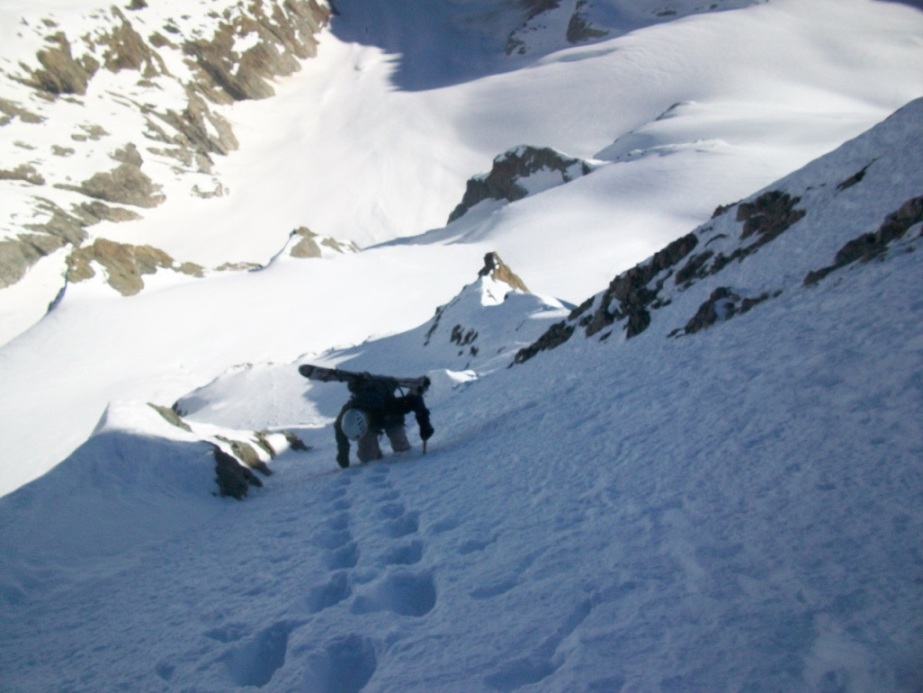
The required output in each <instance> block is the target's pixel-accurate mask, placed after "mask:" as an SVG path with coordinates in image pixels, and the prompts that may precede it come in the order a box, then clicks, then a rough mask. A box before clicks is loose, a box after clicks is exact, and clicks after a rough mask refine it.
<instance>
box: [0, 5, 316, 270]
mask: <svg viewBox="0 0 923 693" xmlns="http://www.w3.org/2000/svg"><path fill="white" fill-rule="evenodd" d="M219 4H220V5H221V6H219V7H215V6H214V3H211V4H208V5H205V4H204V3H203V4H200V5H196V4H190V5H189V6H188V8H187V12H186V14H184V15H183V16H182V17H175V16H170V14H169V12H170V10H169V8H160V7H149V6H148V5H147V4H146V3H144V2H133V3H132V4H131V5H130V6H129V7H128V12H127V13H126V12H123V11H122V10H121V9H120V8H118V7H115V6H113V7H111V8H109V9H108V10H96V11H91V12H87V13H86V14H84V13H82V12H81V11H80V10H77V9H74V10H68V9H62V10H61V11H60V12H49V13H47V14H44V15H41V16H39V15H31V14H29V13H28V12H24V13H23V14H22V16H21V18H20V19H21V21H20V24H21V27H22V28H21V30H20V31H19V33H18V34H17V35H16V37H17V39H18V41H16V42H13V43H10V44H9V45H5V46H4V47H3V51H2V55H0V58H3V59H5V60H3V61H2V63H4V64H0V84H2V85H3V87H4V90H5V94H4V98H3V99H2V100H0V127H7V126H9V127H15V128H16V132H17V134H16V135H15V136H16V137H20V138H22V139H21V141H22V142H23V143H25V141H26V140H28V139H29V134H30V130H29V128H30V127H32V126H35V125H37V124H40V123H43V122H46V121H49V120H51V121H53V122H54V123H55V124H56V127H57V128H58V130H59V131H60V132H61V133H62V135H63V134H65V133H67V134H69V135H70V141H69V143H68V146H66V147H65V146H63V145H55V148H54V150H53V153H55V154H57V155H58V156H61V157H67V158H70V159H72V160H73V162H74V163H73V165H72V166H71V165H68V166H62V165H61V164H60V162H59V161H55V160H54V159H53V158H44V157H41V156H37V155H36V154H35V153H32V152H31V151H30V148H29V147H26V146H22V147H18V148H17V149H14V150H13V151H12V152H4V156H5V159H4V162H3V170H2V171H0V183H3V184H5V185H13V186H20V189H18V190H15V191H11V192H13V194H14V195H15V198H16V199H17V201H18V205H17V206H16V207H14V206H12V205H8V206H7V208H6V209H4V210H3V212H0V288H3V287H6V286H9V285H11V284H14V283H16V282H18V281H19V280H20V279H21V278H22V277H23V275H24V274H25V272H26V271H27V269H28V268H29V267H30V266H31V265H32V264H34V263H35V262H36V261H37V260H39V259H40V258H42V257H45V256H46V255H48V254H50V253H51V252H54V251H55V250H57V249H59V248H60V247H61V246H62V245H66V244H73V245H79V243H80V242H82V241H83V240H84V238H85V237H86V233H85V232H84V229H86V228H87V227H89V226H92V225H94V224H96V223H98V222H99V221H100V220H103V219H106V220H115V219H118V218H120V217H119V214H118V213H109V212H108V211H107V210H106V209H105V208H99V207H97V210H101V213H91V214H86V213H85V209H86V204H87V201H86V198H91V199H92V200H102V201H104V202H109V203H116V204H127V205H131V206H134V207H139V208H151V207H154V206H157V205H159V204H161V203H162V202H163V201H164V200H165V199H166V197H167V194H168V193H167V191H166V190H165V187H166V184H167V183H170V184H174V183H175V179H176V178H177V176H182V177H185V178H187V179H188V180H189V181H190V182H189V183H188V192H189V194H190V195H192V196H198V197H208V196H215V195H222V194H224V192H225V191H224V187H223V185H222V183H221V182H220V181H219V180H217V179H216V178H215V177H214V175H213V172H212V160H211V156H213V155H216V154H217V155H224V154H227V153H228V152H230V151H232V150H234V149H236V148H237V146H238V143H237V139H236V137H235V135H234V133H233V131H232V128H231V126H230V123H229V122H228V120H227V119H226V118H225V117H224V116H223V115H222V114H221V113H220V108H221V105H222V104H229V103H231V102H233V101H240V100H244V99H256V98H265V97H267V96H271V95H272V94H273V93H274V90H273V87H272V86H271V84H270V82H271V80H272V79H273V78H274V77H276V76H281V75H289V74H291V73H292V72H295V71H296V70H298V69H299V67H300V64H299V61H301V60H304V59H307V58H310V57H312V56H313V55H314V54H315V53H316V48H317V38H316V33H317V32H318V31H319V30H320V28H321V27H323V26H324V25H325V24H326V22H327V20H328V17H329V14H330V11H329V9H328V8H327V7H326V5H324V4H322V3H319V2H317V1H316V0H292V1H288V0H287V1H286V2H284V3H283V2H277V1H276V0H257V2H251V3H237V2H228V1H227V0H223V1H222V2H221V3H219ZM164 12H166V13H167V14H164ZM32 46H34V47H35V48H34V49H32V50H33V52H32V54H31V55H30V54H29V52H30V47H32ZM17 52H18V53H19V55H16V54H17ZM75 106H76V107H77V108H79V109H81V110H80V116H79V118H78V119H77V120H74V118H75V113H76V112H75V111H74V107H75ZM87 117H89V118H92V119H93V120H94V121H95V122H88V121H87V120H86V118H87ZM107 150H108V151H110V152H115V153H114V154H112V155H111V156H112V158H113V159H116V161H118V164H119V165H118V166H117V167H115V168H114V169H113V168H111V166H109V165H108V164H109V162H107V161H106V160H105V159H103V158H101V157H99V155H98V152H100V151H107ZM142 164H144V171H143V172H142V170H141V167H142ZM78 168H79V170H78ZM76 176H80V177H79V178H77V177H76ZM76 181H82V182H76ZM23 184H26V185H28V186H30V188H32V187H34V188H37V187H43V186H45V187H46V188H47V187H50V188H52V189H53V190H52V191H49V192H44V194H43V195H42V196H41V197H39V196H38V195H35V194H34V193H32V192H31V190H29V189H25V190H23V189H22V188H21V186H22V185H23ZM57 191H61V192H57ZM49 204H51V205H54V208H55V213H54V214H53V215H52V216H51V217H50V218H49V217H48V215H47V213H46V210H47V206H48V205H49ZM91 204H92V203H91ZM24 215H29V216H31V217H32V220H31V221H29V222H27V223H25V224H24V223H23V222H22V217H23V216H24ZM62 218H63V219H64V220H66V223H67V224H68V225H70V226H72V227H74V228H75V229H79V232H77V233H73V232H72V233H69V234H67V235H64V236H62V234H60V233H59V232H57V229H58V228H59V227H60V226H61V220H62ZM121 218H124V216H122V217H121ZM23 226H28V227H29V228H30V229H31V231H32V233H31V234H28V235H26V234H22V233H21V230H22V228H23ZM45 235H47V236H50V237H52V238H50V239H46V238H42V239H37V238H36V236H45Z"/></svg>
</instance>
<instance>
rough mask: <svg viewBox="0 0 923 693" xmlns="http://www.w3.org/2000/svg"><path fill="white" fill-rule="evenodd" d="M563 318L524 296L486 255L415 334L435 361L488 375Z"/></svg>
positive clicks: (496, 259) (559, 310) (551, 305)
mask: <svg viewBox="0 0 923 693" xmlns="http://www.w3.org/2000/svg"><path fill="white" fill-rule="evenodd" d="M565 313H566V309H565V308H564V307H563V306H562V305H561V304H560V303H558V302H556V301H552V300H549V299H544V298H541V297H539V296H535V295H534V294H531V293H529V292H528V289H527V288H526V284H525V282H524V281H522V279H520V278H519V276H518V275H517V274H516V273H515V272H513V270H511V269H510V268H509V266H508V265H507V264H506V263H504V262H503V260H502V259H501V258H500V256H499V255H498V254H497V253H493V252H491V253H487V254H486V255H485V256H484V265H483V267H482V268H481V269H480V270H479V271H478V275H477V279H476V280H475V281H474V282H472V283H471V284H467V285H465V286H464V287H463V288H462V290H461V291H460V292H459V294H458V295H457V296H455V297H454V298H453V299H452V300H451V301H449V302H448V303H446V304H444V305H442V306H440V307H439V308H437V309H436V315H435V316H434V317H433V319H432V320H431V321H430V322H429V323H428V324H427V325H424V326H421V328H419V329H420V332H421V333H422V341H423V347H424V348H426V349H427V350H428V351H429V352H436V353H438V358H439V359H444V360H445V362H447V363H453V364H454V365H455V366H456V367H458V368H461V369H463V370H467V369H471V368H475V367H476V368H478V369H487V370H489V369H491V368H494V367H503V366H506V365H507V364H508V360H509V358H511V357H512V355H513V354H515V353H516V351H517V350H519V349H520V348H523V347H525V346H526V345H528V344H530V343H531V342H532V341H534V340H535V339H536V338H537V337H538V336H539V335H540V334H541V333H542V332H543V331H544V326H545V325H547V324H549V323H550V322H551V321H553V320H557V319H559V318H560V317H561V316H562V315H564V314H565Z"/></svg>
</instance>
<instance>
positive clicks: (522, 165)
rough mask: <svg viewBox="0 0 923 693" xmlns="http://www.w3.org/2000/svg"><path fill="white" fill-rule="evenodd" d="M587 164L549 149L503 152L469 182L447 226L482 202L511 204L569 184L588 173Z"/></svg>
mask: <svg viewBox="0 0 923 693" xmlns="http://www.w3.org/2000/svg"><path fill="white" fill-rule="evenodd" d="M591 170H592V168H591V167H590V164H589V163H588V162H586V161H583V160H582V159H575V158H573V157H569V156H567V155H565V154H562V153H561V152H558V151H556V150H554V149H551V148H549V147H530V146H522V147H517V148H515V149H512V150H510V151H508V152H505V153H503V154H501V155H500V156H498V157H497V158H495V159H494V162H493V167H492V168H491V170H490V172H489V173H488V174H487V175H485V176H475V177H474V178H470V179H469V180H468V183H467V185H466V188H465V195H464V197H462V201H461V202H460V203H459V204H458V206H457V207H455V209H454V210H453V211H452V213H451V214H450V215H449V223H451V222H453V221H455V220H456V219H459V218H460V217H462V216H463V215H464V214H465V213H466V212H468V210H470V209H471V208H472V207H474V206H475V205H476V204H478V203H479V202H483V201H484V200H506V201H508V202H515V201H516V200H521V199H522V198H524V197H526V196H527V195H529V194H530V193H531V192H537V191H538V190H539V188H540V189H541V190H545V189H548V188H550V187H552V186H553V185H561V184H564V183H569V182H570V181H572V180H574V179H575V178H579V177H580V176H585V175H586V174H588V173H590V171H591ZM540 172H544V173H549V174H551V176H550V179H552V180H553V181H554V182H553V183H552V182H549V180H547V179H545V180H542V181H541V183H538V184H536V185H537V186H538V187H536V185H533V186H532V188H531V189H530V180H529V179H530V178H531V177H532V176H534V175H535V174H537V173H540Z"/></svg>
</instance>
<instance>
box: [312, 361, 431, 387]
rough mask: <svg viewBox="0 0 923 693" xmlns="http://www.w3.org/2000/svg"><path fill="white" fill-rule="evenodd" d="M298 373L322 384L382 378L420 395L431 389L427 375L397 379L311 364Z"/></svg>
mask: <svg viewBox="0 0 923 693" xmlns="http://www.w3.org/2000/svg"><path fill="white" fill-rule="evenodd" d="M298 372H299V373H301V375H303V376H304V377H305V378H307V379H308V380H317V381H319V382H322V383H352V382H356V381H359V380H362V379H366V378H381V379H382V380H389V381H391V382H393V383H394V385H395V387H402V388H406V389H408V390H415V391H417V392H418V393H420V394H423V393H424V392H426V390H427V389H429V384H430V381H429V378H428V377H427V376H425V375H423V376H420V377H418V378H396V377H394V376H390V375H374V374H372V373H367V372H358V371H344V370H342V369H340V368H325V367H324V366H312V365H311V364H309V363H305V364H302V365H301V366H298Z"/></svg>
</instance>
